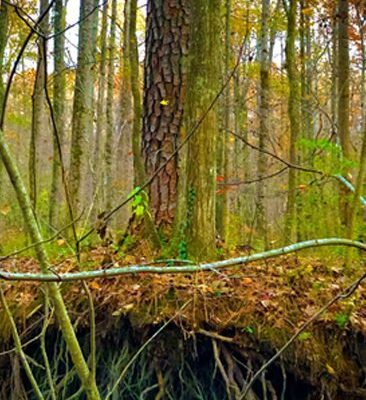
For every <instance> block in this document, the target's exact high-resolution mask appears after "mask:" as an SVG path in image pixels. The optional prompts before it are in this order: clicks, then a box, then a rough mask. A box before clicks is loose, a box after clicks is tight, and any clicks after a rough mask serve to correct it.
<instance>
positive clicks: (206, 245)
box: [186, 0, 221, 259]
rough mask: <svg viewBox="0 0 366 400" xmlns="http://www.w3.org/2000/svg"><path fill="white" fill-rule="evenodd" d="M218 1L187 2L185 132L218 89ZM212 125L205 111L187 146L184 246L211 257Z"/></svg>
mask: <svg viewBox="0 0 366 400" xmlns="http://www.w3.org/2000/svg"><path fill="white" fill-rule="evenodd" d="M220 5H221V1H220V0H198V1H197V0H195V1H192V2H191V13H192V14H191V16H192V17H191V18H192V23H191V36H190V37H191V42H190V57H189V59H190V66H189V68H190V69H189V77H188V82H187V107H186V110H187V115H186V122H187V132H190V131H191V129H192V127H193V126H195V124H196V121H197V119H198V118H199V117H200V116H201V115H202V114H204V113H206V112H207V110H208V108H209V106H210V104H211V102H212V100H213V98H214V96H215V95H216V94H217V91H218V88H219V84H220V65H219V62H217V59H218V57H219V51H220V42H221V22H220V12H219V10H220ZM217 129H218V126H217V116H216V110H215V109H214V110H211V111H210V112H209V113H208V114H207V115H206V117H205V119H204V120H203V122H202V124H201V125H200V127H199V128H198V129H197V131H196V132H195V134H194V135H193V136H192V138H191V139H190V141H189V145H188V163H187V174H188V178H187V190H188V195H187V198H188V210H187V211H188V214H187V223H188V237H187V240H188V251H189V253H190V254H191V255H192V256H193V257H195V258H199V259H206V258H212V257H214V256H215V235H216V223H215V219H216V218H215V217H216V167H217V166H216V149H217V147H216V146H217V134H218V132H217Z"/></svg>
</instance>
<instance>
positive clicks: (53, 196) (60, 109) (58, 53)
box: [48, 0, 66, 226]
mask: <svg viewBox="0 0 366 400" xmlns="http://www.w3.org/2000/svg"><path fill="white" fill-rule="evenodd" d="M53 21H54V22H53V23H54V33H55V34H56V36H55V38H54V42H53V43H54V77H53V112H54V117H55V124H56V128H57V134H58V137H59V140H60V143H61V145H62V143H63V141H64V138H65V133H66V132H65V101H66V71H65V67H66V65H65V35H63V34H61V35H60V34H58V33H59V32H62V31H63V30H64V29H65V27H66V8H65V5H64V1H63V0H56V1H55V14H54V19H53ZM60 162H61V161H60V157H59V149H58V143H57V138H56V137H54V139H53V163H52V183H51V192H50V205H49V215H48V222H49V224H50V225H51V226H54V225H57V224H58V222H59V221H58V219H59V210H60V204H59V202H60V200H61V165H60Z"/></svg>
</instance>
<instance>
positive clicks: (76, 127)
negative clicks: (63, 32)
mask: <svg viewBox="0 0 366 400" xmlns="http://www.w3.org/2000/svg"><path fill="white" fill-rule="evenodd" d="M97 5H98V0H81V2H80V19H82V20H83V22H82V23H81V24H80V26H79V45H78V49H79V53H78V66H77V70H76V77H75V92H74V106H73V115H72V137H71V154H70V171H69V189H70V195H71V199H72V205H73V208H74V210H75V211H79V209H80V205H81V204H80V203H81V195H82V194H83V191H82V187H81V186H82V184H83V187H85V186H86V181H87V179H86V170H87V151H88V150H87V149H88V148H89V146H88V142H89V141H90V138H91V137H92V132H93V117H94V110H93V94H94V65H95V43H96V40H95V39H96V26H97V22H98V18H97V16H98V8H97ZM93 10H94V12H92V11H93Z"/></svg>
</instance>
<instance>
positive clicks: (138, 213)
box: [135, 205, 145, 217]
mask: <svg viewBox="0 0 366 400" xmlns="http://www.w3.org/2000/svg"><path fill="white" fill-rule="evenodd" d="M144 213H145V207H144V206H142V205H138V206H137V207H136V209H135V214H136V217H142V216H143V215H144Z"/></svg>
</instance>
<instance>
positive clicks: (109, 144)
mask: <svg viewBox="0 0 366 400" xmlns="http://www.w3.org/2000/svg"><path fill="white" fill-rule="evenodd" d="M116 19H117V0H112V16H111V25H110V34H109V53H108V54H109V60H108V82H107V132H106V142H105V180H104V185H103V186H105V190H106V193H105V197H104V200H105V209H106V210H109V209H110V208H111V206H112V200H113V186H112V162H113V148H114V143H113V142H114V131H115V124H114V109H113V107H114V105H113V94H114V63H115V60H114V58H115V54H116V51H115V50H116V49H115V47H116V43H115V42H116Z"/></svg>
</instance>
